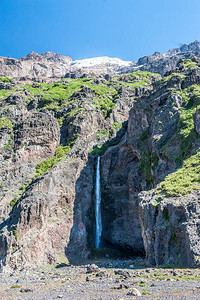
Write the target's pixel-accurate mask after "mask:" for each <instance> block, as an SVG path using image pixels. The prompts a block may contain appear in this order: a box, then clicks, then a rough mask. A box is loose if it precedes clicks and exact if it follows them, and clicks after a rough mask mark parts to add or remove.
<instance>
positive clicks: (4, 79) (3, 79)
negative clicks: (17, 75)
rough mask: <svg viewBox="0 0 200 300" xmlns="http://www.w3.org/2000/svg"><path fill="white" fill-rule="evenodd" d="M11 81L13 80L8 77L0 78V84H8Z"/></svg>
mask: <svg viewBox="0 0 200 300" xmlns="http://www.w3.org/2000/svg"><path fill="white" fill-rule="evenodd" d="M13 81H14V80H13V79H12V78H9V77H0V82H4V83H9V82H13Z"/></svg>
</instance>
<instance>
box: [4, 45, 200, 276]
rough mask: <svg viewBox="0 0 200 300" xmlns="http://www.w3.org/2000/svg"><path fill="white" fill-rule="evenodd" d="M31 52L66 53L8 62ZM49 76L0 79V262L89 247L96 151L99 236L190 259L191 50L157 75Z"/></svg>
mask: <svg viewBox="0 0 200 300" xmlns="http://www.w3.org/2000/svg"><path fill="white" fill-rule="evenodd" d="M195 45H196V47H197V43H195ZM184 49H185V48H184ZM188 49H189V48H188ZM197 50H198V49H196V50H195V51H196V52H198V51H197ZM181 51H182V50H181ZM188 51H189V50H187V49H186V52H187V53H188ZM191 51H193V50H191ZM170 53H171V54H173V53H172V52H170ZM176 53H179V52H178V50H177V51H176V52H175V55H176ZM181 53H182V52H181ZM171 54H170V55H171ZM173 55H174V54H173ZM155 56H156V60H157V59H160V55H159V54H156V55H155ZM41 59H43V60H45V61H47V63H49V64H54V63H55V64H57V63H58V64H62V65H64V64H67V63H68V62H69V65H70V64H71V63H72V62H71V61H70V59H69V58H66V57H62V56H59V55H55V54H52V53H51V52H50V53H46V54H43V55H38V54H36V53H31V54H30V55H29V56H28V57H27V58H23V59H22V60H21V61H20V62H18V63H20V64H21V63H28V62H32V61H34V63H36V64H37V63H38V61H40V60H41ZM150 60H151V59H150ZM154 61H155V57H154V58H153V59H152V60H151V61H150V62H148V59H144V61H143V63H144V65H145V64H151V63H154ZM97 62H98V64H99V63H100V62H101V63H102V60H100V62H99V60H97ZM104 62H106V64H110V63H114V62H113V61H110V60H109V59H107V58H106V59H105V60H104ZM18 63H16V64H18ZM95 64H96V62H93V61H92V63H91V70H92V69H93V66H95ZM117 64H118V65H120V67H121V66H122V65H123V62H120V61H118V60H117ZM127 64H129V62H128V63H127ZM14 65H15V63H14V64H13V66H14ZM80 65H81V68H87V67H88V62H81V63H79V67H80ZM89 65H90V64H89ZM115 65H116V61H115ZM10 67H11V66H10ZM10 67H8V68H10ZM125 67H127V65H126V66H125ZM128 67H129V65H128ZM14 68H15V67H14ZM47 69H48V68H47ZM6 70H7V69H6ZM9 72H10V71H9ZM106 72H107V71H106ZM13 74H15V71H14V69H13ZM38 74H39V73H38ZM46 74H47V73H46ZM74 74H76V72H75V73H74ZM79 75H80V74H79ZM107 75H108V74H107ZM16 76H18V75H16ZM34 76H35V75H34ZM34 76H33V77H32V79H33V78H35V77H34ZM45 76H46V75H45ZM59 76H60V75H59ZM59 76H58V77H59ZM13 77H15V75H13ZM47 77H48V76H47ZM47 77H45V78H47ZM48 78H50V77H48ZM55 78H56V77H54V79H53V80H54V82H50V83H48V84H47V83H42V82H39V83H36V82H34V83H33V82H32V83H31V84H26V85H24V84H22V82H21V84H19V83H18V82H15V81H12V80H9V79H8V78H6V79H2V78H1V79H0V199H1V202H0V215H1V219H0V262H1V267H2V268H4V269H7V270H13V269H22V268H33V267H36V266H44V265H45V264H55V263H59V262H67V260H68V261H70V262H73V263H81V262H83V260H84V259H86V258H88V257H89V256H92V255H94V253H95V251H94V247H95V244H94V241H95V213H94V205H95V177H96V175H95V174H96V166H97V157H98V156H101V165H100V175H101V176H100V178H101V216H102V234H101V242H100V244H101V246H102V247H107V248H109V249H111V250H110V251H111V252H110V253H113V252H112V251H113V250H117V251H118V253H120V254H121V255H124V256H135V255H140V256H146V258H147V260H148V262H149V263H151V264H153V265H158V264H179V265H187V266H198V265H199V257H200V253H199V249H200V247H199V241H200V238H199V225H198V220H199V214H200V212H199V178H198V174H199V166H200V163H199V161H200V158H199V147H200V142H199V105H200V102H199V99H200V97H199V94H200V88H199V84H200V61H199V59H198V58H197V57H195V58H193V59H192V60H189V59H187V60H180V61H179V62H178V64H177V65H176V67H175V70H174V71H171V72H169V73H168V74H167V77H164V78H161V76H160V75H157V74H151V73H148V72H142V73H141V72H136V73H133V74H121V75H117V76H111V75H108V76H101V77H100V76H96V77H92V78H91V77H89V76H83V78H80V76H79V78H78V79H73V78H72V77H70V78H69V77H68V78H63V79H62V80H61V79H60V80H58V81H56V80H55ZM34 80H35V79H34ZM160 184H161V185H160Z"/></svg>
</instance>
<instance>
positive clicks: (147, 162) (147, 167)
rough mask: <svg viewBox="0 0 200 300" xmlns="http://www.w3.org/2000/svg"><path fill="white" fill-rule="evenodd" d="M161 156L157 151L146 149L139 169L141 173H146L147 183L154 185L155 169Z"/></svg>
mask: <svg viewBox="0 0 200 300" xmlns="http://www.w3.org/2000/svg"><path fill="white" fill-rule="evenodd" d="M158 161H159V158H158V156H157V154H156V152H150V151H146V152H144V153H143V155H142V157H141V161H140V166H139V170H140V172H141V173H144V174H145V179H146V183H147V185H152V183H153V180H154V175H153V173H154V171H155V168H156V167H157V166H158Z"/></svg>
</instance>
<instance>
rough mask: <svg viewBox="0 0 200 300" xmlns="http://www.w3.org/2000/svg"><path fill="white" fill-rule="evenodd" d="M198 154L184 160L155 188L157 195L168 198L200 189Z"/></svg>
mask: <svg viewBox="0 0 200 300" xmlns="http://www.w3.org/2000/svg"><path fill="white" fill-rule="evenodd" d="M199 173H200V152H198V153H197V154H195V155H192V156H191V157H189V158H188V159H186V160H184V162H183V165H182V167H181V168H180V169H178V170H177V171H176V172H174V173H172V174H169V175H168V176H166V177H165V180H164V181H163V182H161V183H160V185H159V186H158V188H157V191H158V193H161V194H164V195H166V196H168V197H174V196H181V195H187V194H189V193H191V192H192V191H194V190H198V189H200V176H199Z"/></svg>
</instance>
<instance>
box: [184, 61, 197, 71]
mask: <svg viewBox="0 0 200 300" xmlns="http://www.w3.org/2000/svg"><path fill="white" fill-rule="evenodd" d="M196 65H197V63H196V62H195V61H192V60H191V59H184V61H183V66H184V70H188V69H190V68H193V67H195V66H196Z"/></svg>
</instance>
